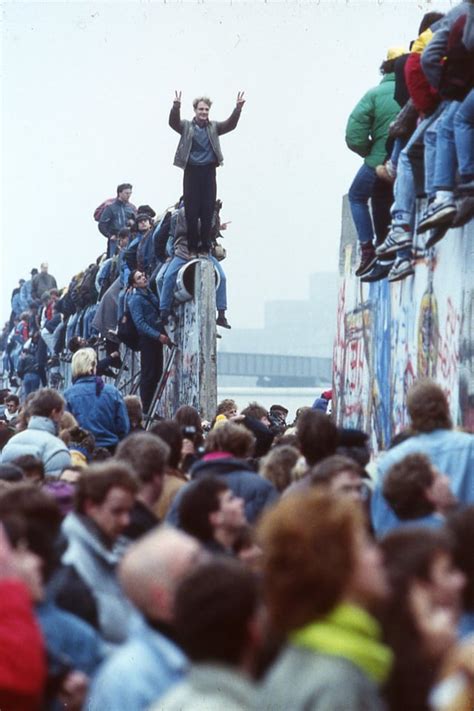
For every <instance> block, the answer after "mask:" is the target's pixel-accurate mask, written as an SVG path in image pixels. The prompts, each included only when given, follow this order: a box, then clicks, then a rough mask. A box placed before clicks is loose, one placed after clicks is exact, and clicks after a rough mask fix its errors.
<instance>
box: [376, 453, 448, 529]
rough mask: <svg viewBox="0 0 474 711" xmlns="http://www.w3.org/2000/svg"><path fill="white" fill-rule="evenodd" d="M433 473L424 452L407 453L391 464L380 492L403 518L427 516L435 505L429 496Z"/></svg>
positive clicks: (399, 516)
mask: <svg viewBox="0 0 474 711" xmlns="http://www.w3.org/2000/svg"><path fill="white" fill-rule="evenodd" d="M433 482H434V473H433V468H432V465H431V462H430V460H429V459H428V457H426V456H425V455H424V454H409V455H408V456H407V457H404V458H403V459H402V460H401V461H400V462H397V463H396V464H394V465H393V466H392V467H391V468H390V469H389V471H388V472H387V474H386V476H385V478H384V482H383V489H382V492H383V495H384V497H385V498H386V500H387V501H388V503H389V504H390V506H391V507H392V509H393V510H394V512H395V513H396V514H397V516H398V518H400V519H401V520H402V521H403V520H409V519H416V518H421V517H423V516H429V515H430V514H432V513H433V512H434V511H435V506H434V504H433V503H432V501H431V500H430V498H429V497H428V490H429V488H430V487H431V486H432V485H433Z"/></svg>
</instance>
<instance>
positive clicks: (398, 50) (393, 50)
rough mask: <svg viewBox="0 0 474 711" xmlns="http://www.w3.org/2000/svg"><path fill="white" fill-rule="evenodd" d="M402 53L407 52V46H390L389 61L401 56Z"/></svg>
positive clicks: (388, 51)
mask: <svg viewBox="0 0 474 711" xmlns="http://www.w3.org/2000/svg"><path fill="white" fill-rule="evenodd" d="M402 54H407V51H406V49H405V47H390V48H389V49H388V50H387V61H389V60H390V59H396V58H397V57H401V56H402Z"/></svg>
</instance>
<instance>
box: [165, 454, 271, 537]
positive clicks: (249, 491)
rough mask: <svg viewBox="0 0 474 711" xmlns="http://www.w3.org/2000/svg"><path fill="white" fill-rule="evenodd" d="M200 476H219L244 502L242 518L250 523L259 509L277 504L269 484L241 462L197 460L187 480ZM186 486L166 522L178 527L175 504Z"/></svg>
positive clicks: (175, 500) (227, 459) (177, 505)
mask: <svg viewBox="0 0 474 711" xmlns="http://www.w3.org/2000/svg"><path fill="white" fill-rule="evenodd" d="M204 476H221V477H222V478H223V479H224V480H225V482H226V484H228V486H229V489H231V490H232V492H233V493H234V494H235V495H236V496H239V497H240V498H242V499H243V500H244V501H245V516H246V518H247V521H248V522H249V523H253V522H254V521H255V520H256V519H257V518H258V516H259V515H260V514H261V512H262V511H263V509H264V508H265V507H266V506H268V505H270V504H273V503H276V502H277V501H278V492H277V490H276V489H275V487H274V486H273V484H271V483H270V482H269V481H267V480H266V479H264V478H263V477H261V476H260V475H259V474H257V473H256V472H255V471H253V469H251V468H250V467H249V466H248V465H247V463H246V462H245V461H244V460H243V459H234V458H233V457H231V456H225V457H222V458H219V459H211V460H202V459H201V460H200V461H198V462H196V464H195V465H194V466H193V468H192V469H191V479H192V480H196V479H199V478H201V477H204ZM185 491H186V486H183V487H181V489H180V490H179V491H178V493H177V495H176V496H175V498H174V500H173V504H172V506H171V509H170V510H169V512H168V515H167V516H166V520H167V521H168V522H169V523H171V524H172V525H174V526H179V514H178V511H179V504H180V501H181V498H182V496H183V493H184V492H185Z"/></svg>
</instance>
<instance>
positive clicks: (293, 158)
mask: <svg viewBox="0 0 474 711" xmlns="http://www.w3.org/2000/svg"><path fill="white" fill-rule="evenodd" d="M2 5H3V8H2V10H3V22H2V39H3V42H2V80H3V81H2V83H3V92H2V93H3V96H2V98H3V101H2V156H3V161H2V264H1V268H2V272H1V273H2V284H1V313H2V318H3V319H6V318H7V317H8V314H9V308H10V306H9V298H10V293H11V290H12V289H13V287H14V286H15V285H16V283H17V281H18V279H19V278H20V277H24V278H27V277H28V274H29V272H30V270H31V267H33V266H36V267H38V266H39V263H40V262H41V261H43V260H47V261H49V264H50V272H51V273H53V274H54V275H55V276H56V278H57V280H58V283H59V284H60V285H61V286H62V285H65V284H66V283H67V282H68V281H69V280H70V278H71V276H72V275H73V274H74V273H75V272H77V271H80V270H81V269H82V268H83V267H85V266H87V265H88V264H89V263H90V262H92V261H94V260H95V258H96V257H97V255H98V254H100V252H101V251H103V249H104V248H105V239H104V238H103V237H102V235H101V234H100V233H99V232H98V230H97V224H96V223H95V222H94V220H93V218H92V213H93V211H94V209H95V207H96V206H97V205H98V204H99V203H100V202H102V200H104V199H105V198H108V197H111V196H113V195H114V194H115V188H116V186H117V184H118V183H120V182H126V181H129V182H131V183H133V186H134V194H133V197H132V201H133V202H134V203H135V204H136V205H138V204H140V203H149V204H150V205H152V206H153V207H154V208H155V210H156V211H157V212H161V211H162V210H164V209H165V208H166V207H167V206H168V205H170V204H172V203H173V202H174V201H175V200H176V199H177V198H178V197H179V195H180V194H181V185H182V171H181V170H180V169H178V168H175V167H173V165H172V163H173V157H174V151H175V149H176V145H177V141H178V135H177V134H176V133H174V132H173V131H172V130H171V129H170V128H169V127H168V114H169V109H170V107H171V103H172V99H173V95H174V90H175V89H179V90H181V91H182V93H183V103H182V115H183V117H189V118H190V117H191V115H192V107H191V102H192V99H193V98H194V96H196V95H200V94H208V95H209V96H210V97H211V98H212V99H213V102H214V104H213V107H212V111H211V118H216V119H224V118H226V117H227V116H228V115H229V114H230V112H231V111H232V109H233V107H234V104H235V98H236V95H237V91H238V90H245V95H246V98H247V103H246V105H245V107H244V110H243V113H242V117H241V121H240V123H239V125H238V126H237V129H236V130H235V131H234V132H233V133H230V134H228V135H226V136H224V137H223V138H222V141H221V145H222V149H223V153H224V166H223V167H222V168H219V170H218V195H219V196H220V197H221V199H222V200H223V202H224V207H223V210H222V216H223V217H224V218H225V219H227V220H232V225H230V227H229V230H228V231H227V234H226V238H225V246H226V247H227V249H228V255H229V256H228V258H227V259H226V261H225V262H224V263H223V266H224V267H225V269H226V271H227V274H228V280H229V312H228V313H229V319H230V320H231V322H232V324H233V325H234V326H238V327H258V326H260V325H262V317H263V303H264V301H265V300H271V299H278V298H295V299H301V298H305V297H306V295H307V289H308V276H309V274H310V273H312V272H317V271H331V270H336V269H337V258H338V244H339V233H340V206H341V197H342V195H343V193H344V192H346V191H347V189H348V187H349V185H350V182H351V179H352V177H353V175H354V174H355V172H356V170H357V169H358V167H359V165H360V159H359V158H358V157H357V156H354V155H353V154H351V153H350V152H349V151H348V149H347V148H346V147H345V143H344V129H345V124H346V120H347V117H348V115H349V113H350V111H351V110H352V108H353V106H354V105H355V103H356V102H357V101H358V99H359V98H360V97H361V96H362V94H363V93H364V92H365V91H366V90H367V89H368V88H369V87H371V86H373V85H374V84H377V83H378V81H379V80H380V75H379V74H378V67H379V65H380V63H381V61H382V60H383V59H384V55H385V52H386V50H387V48H388V47H389V46H393V45H405V46H407V47H408V43H409V41H410V39H412V38H414V37H415V36H416V34H417V28H418V25H419V22H420V20H421V18H422V15H423V13H424V12H425V11H427V10H446V9H447V8H449V7H450V5H451V4H450V3H449V2H441V1H440V2H426V1H425V2H424V1H421V0H420V1H418V0H407V1H405V2H400V1H397V2H391V1H389V2H387V1H386V0H383V1H382V0H381V1H380V2H377V0H367V1H365V2H359V1H357V2H356V1H354V0H348V1H347V2H346V1H343V2H339V1H337V0H336V1H335V0H327V1H325V0H321V2H319V3H317V2H306V3H303V2H286V3H277V2H267V3H265V2H259V1H255V2H249V3H244V2H235V1H234V2H224V1H222V2H201V3H196V2H166V3H163V2H125V3H124V2H100V3H99V2H95V3H86V2H74V1H71V0H69V2H49V3H48V2H18V1H16V2H11V3H8V2H4V3H3V4H2Z"/></svg>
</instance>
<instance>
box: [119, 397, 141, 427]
mask: <svg viewBox="0 0 474 711" xmlns="http://www.w3.org/2000/svg"><path fill="white" fill-rule="evenodd" d="M123 401H124V403H125V407H126V408H127V412H128V419H129V420H130V427H131V429H132V430H135V429H137V428H140V427H141V426H142V424H143V407H142V401H141V400H140V398H139V397H138V396H137V395H126V396H125V397H124V399H123Z"/></svg>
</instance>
